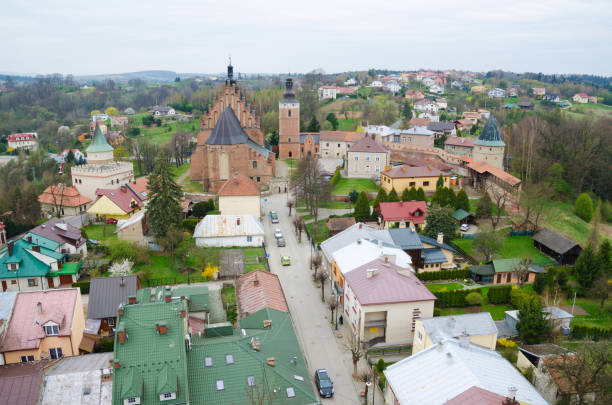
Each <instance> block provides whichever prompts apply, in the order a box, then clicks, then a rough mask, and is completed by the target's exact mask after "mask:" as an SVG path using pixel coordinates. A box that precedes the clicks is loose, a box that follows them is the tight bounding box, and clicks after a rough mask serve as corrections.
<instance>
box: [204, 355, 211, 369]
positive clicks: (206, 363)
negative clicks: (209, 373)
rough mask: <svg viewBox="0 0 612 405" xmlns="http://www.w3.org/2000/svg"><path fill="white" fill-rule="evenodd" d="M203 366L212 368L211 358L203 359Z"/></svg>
mask: <svg viewBox="0 0 612 405" xmlns="http://www.w3.org/2000/svg"><path fill="white" fill-rule="evenodd" d="M204 365H205V366H206V367H212V366H213V361H212V357H204Z"/></svg>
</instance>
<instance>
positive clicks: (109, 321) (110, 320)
mask: <svg viewBox="0 0 612 405" xmlns="http://www.w3.org/2000/svg"><path fill="white" fill-rule="evenodd" d="M106 323H108V326H115V318H108V319H107V320H106Z"/></svg>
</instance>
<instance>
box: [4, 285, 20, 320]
mask: <svg viewBox="0 0 612 405" xmlns="http://www.w3.org/2000/svg"><path fill="white" fill-rule="evenodd" d="M15 297H17V291H8V292H3V293H0V321H2V320H4V321H8V320H9V318H10V316H11V312H13V305H14V304H15Z"/></svg>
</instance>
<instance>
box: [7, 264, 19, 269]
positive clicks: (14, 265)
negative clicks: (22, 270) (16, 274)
mask: <svg viewBox="0 0 612 405" xmlns="http://www.w3.org/2000/svg"><path fill="white" fill-rule="evenodd" d="M8 269H9V270H13V271H17V269H19V263H9V265H8Z"/></svg>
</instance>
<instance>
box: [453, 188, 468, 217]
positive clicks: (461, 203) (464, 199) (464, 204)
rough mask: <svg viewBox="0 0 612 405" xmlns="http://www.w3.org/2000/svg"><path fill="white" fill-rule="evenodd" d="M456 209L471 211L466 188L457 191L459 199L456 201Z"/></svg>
mask: <svg viewBox="0 0 612 405" xmlns="http://www.w3.org/2000/svg"><path fill="white" fill-rule="evenodd" d="M455 209H456V210H458V209H462V210H464V211H465V212H470V199H469V198H468V195H467V193H466V192H465V190H464V189H461V190H459V192H458V193H457V201H456V202H455Z"/></svg>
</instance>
